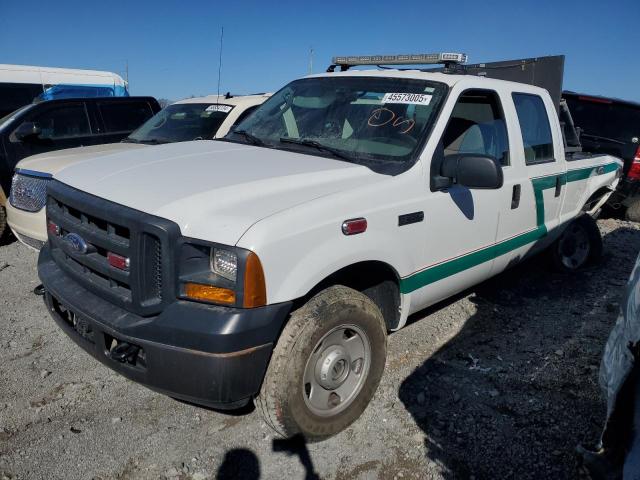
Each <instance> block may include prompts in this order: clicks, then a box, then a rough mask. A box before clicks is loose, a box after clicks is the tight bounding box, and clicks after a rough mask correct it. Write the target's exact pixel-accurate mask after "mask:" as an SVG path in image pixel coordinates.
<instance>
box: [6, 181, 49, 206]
mask: <svg viewBox="0 0 640 480" xmlns="http://www.w3.org/2000/svg"><path fill="white" fill-rule="evenodd" d="M50 181H51V175H47V174H40V173H38V172H33V174H25V173H16V174H15V175H14V176H13V180H12V182H11V191H10V192H9V202H10V203H11V205H13V206H14V207H15V208H18V209H20V210H25V211H27V212H38V211H40V210H42V208H43V207H44V205H45V203H46V201H47V184H48V183H49V182H50Z"/></svg>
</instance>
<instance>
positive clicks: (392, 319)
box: [300, 261, 400, 330]
mask: <svg viewBox="0 0 640 480" xmlns="http://www.w3.org/2000/svg"><path fill="white" fill-rule="evenodd" d="M332 285H344V286H345V287H349V288H353V289H354V290H357V291H359V292H362V293H364V294H365V295H366V296H367V297H369V298H370V299H371V300H372V301H373V303H375V304H376V305H377V306H378V308H379V309H380V311H381V312H382V316H383V317H384V321H385V323H386V325H387V329H388V330H392V329H394V328H396V327H397V326H398V323H399V322H400V281H399V277H398V274H397V273H396V271H395V270H394V269H393V268H392V267H391V266H390V265H388V264H386V263H384V262H379V261H366V262H359V263H355V264H353V265H349V266H348V267H344V268H341V269H340V270H338V271H337V272H335V273H332V274H331V275H329V276H328V277H327V278H325V279H324V280H322V281H321V282H320V283H318V284H317V285H316V286H315V287H313V288H312V289H311V290H310V291H309V293H308V294H307V295H305V296H304V298H302V299H300V303H301V304H303V303H305V302H306V301H307V300H308V299H309V298H311V297H313V296H314V295H315V294H316V293H318V292H319V291H321V290H324V289H325V288H327V287H330V286H332Z"/></svg>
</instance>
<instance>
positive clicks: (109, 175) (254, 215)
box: [56, 141, 386, 245]
mask: <svg viewBox="0 0 640 480" xmlns="http://www.w3.org/2000/svg"><path fill="white" fill-rule="evenodd" d="M56 178H57V179H58V180H59V181H61V182H63V183H66V184H67V185H70V186H72V187H75V188H77V189H79V190H83V191H85V192H88V193H91V194H93V195H96V196H98V197H101V198H105V199H107V200H110V201H113V202H115V203H118V204H121V205H124V206H127V207H131V208H134V209H136V210H140V211H143V212H146V213H150V214H153V215H157V216H159V217H162V218H166V219H169V220H172V221H174V222H176V223H177V224H178V225H179V226H180V229H181V232H182V234H183V235H185V236H188V237H193V238H199V239H203V240H209V241H215V242H219V243H223V244H227V245H234V244H236V242H237V241H238V240H239V239H240V237H241V236H242V235H243V234H244V232H246V231H247V229H248V228H249V227H251V225H253V224H254V223H256V222H258V221H259V220H261V219H263V218H265V217H267V216H270V215H273V214H274V213H276V212H279V211H282V210H285V209H288V208H291V207H294V206H296V205H299V204H301V203H305V202H308V201H310V200H313V199H314V198H318V197H322V196H326V195H330V194H332V193H335V192H338V191H342V190H345V189H347V188H355V187H358V186H361V185H364V184H369V183H372V182H376V181H381V180H383V179H384V178H386V176H384V175H380V174H377V173H374V172H372V171H371V170H369V169H368V168H366V167H363V166H360V165H354V164H351V163H347V162H344V161H338V160H333V159H329V158H324V157H317V156H314V155H305V154H301V153H294V152H287V151H282V150H274V149H268V148H260V147H252V146H247V145H238V144H234V143H229V142H219V141H195V142H182V143H178V144H167V145H159V146H152V147H147V148H144V149H139V150H136V151H134V152H123V153H119V154H114V155H111V156H110V158H109V161H108V162H103V161H101V160H100V159H99V158H98V159H95V160H89V161H86V162H82V163H81V164H78V165H75V166H74V167H70V168H67V169H64V170H63V171H61V172H60V174H59V175H58V176H57V177H56Z"/></svg>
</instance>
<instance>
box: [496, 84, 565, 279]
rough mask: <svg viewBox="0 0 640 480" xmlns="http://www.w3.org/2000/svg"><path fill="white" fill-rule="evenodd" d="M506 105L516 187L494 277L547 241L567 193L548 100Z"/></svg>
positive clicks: (526, 98) (515, 96) (523, 96)
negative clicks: (511, 119) (503, 251)
mask: <svg viewBox="0 0 640 480" xmlns="http://www.w3.org/2000/svg"><path fill="white" fill-rule="evenodd" d="M508 104H509V105H508V108H509V109H511V111H512V112H513V115H511V116H510V117H511V118H513V119H514V122H513V124H512V125H511V130H512V131H513V135H512V144H513V150H512V154H511V157H512V163H513V168H514V173H515V176H516V177H517V178H518V182H517V183H514V185H513V187H512V199H511V205H510V207H509V208H508V209H506V210H505V211H504V212H503V213H502V217H501V219H500V226H499V229H498V239H497V240H498V242H502V243H503V245H504V247H505V248H504V250H505V251H506V252H507V253H506V254H505V255H504V256H503V257H502V258H500V259H498V260H497V261H496V263H495V265H494V273H495V272H497V271H500V270H503V269H504V268H506V267H507V266H508V265H509V264H510V263H514V262H516V261H518V260H520V259H521V258H522V257H523V256H524V255H525V254H527V253H528V252H529V251H531V250H532V249H541V248H543V247H545V246H546V245H547V244H548V243H549V242H550V241H551V240H552V237H550V236H548V235H547V233H548V232H549V231H551V230H552V229H554V228H555V227H556V226H558V223H559V218H560V209H561V207H562V201H563V198H564V195H565V193H566V192H565V191H566V185H565V184H566V175H565V171H566V170H565V168H566V167H565V162H564V150H563V149H564V144H563V141H562V138H560V133H559V132H560V125H559V121H558V116H557V113H556V110H555V107H554V106H553V104H552V103H551V100H550V99H549V98H548V97H547V96H545V97H541V96H539V95H535V94H531V93H525V92H513V93H512V94H511V98H510V99H509V102H508ZM516 190H518V191H519V192H518V194H517V195H516Z"/></svg>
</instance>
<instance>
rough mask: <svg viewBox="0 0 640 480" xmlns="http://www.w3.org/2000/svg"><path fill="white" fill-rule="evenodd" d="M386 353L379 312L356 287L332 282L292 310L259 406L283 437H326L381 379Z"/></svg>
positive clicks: (355, 412) (358, 409) (352, 415)
mask: <svg viewBox="0 0 640 480" xmlns="http://www.w3.org/2000/svg"><path fill="white" fill-rule="evenodd" d="M386 354H387V334H386V326H385V322H384V319H383V317H382V314H381V313H380V309H379V308H378V307H377V306H376V305H375V304H374V303H373V301H371V299H369V297H367V296H366V295H364V294H362V293H360V292H358V291H356V290H353V289H351V288H347V287H344V286H333V287H329V288H327V289H326V290H323V291H321V292H320V293H318V294H317V295H316V296H314V297H313V298H311V300H309V301H308V302H307V303H306V304H305V305H304V306H302V307H301V308H299V309H298V310H296V311H295V312H293V314H292V315H291V319H290V320H289V322H288V323H287V325H286V327H285V328H284V330H283V332H282V335H281V336H280V340H279V341H278V343H277V345H276V347H275V349H274V351H273V355H272V357H271V362H270V363H269V367H268V369H267V373H266V376H265V379H264V382H263V385H262V389H261V391H260V395H259V396H258V398H257V399H256V405H257V406H258V408H259V409H260V410H261V412H262V415H263V417H264V419H265V421H266V422H267V423H268V424H269V425H270V426H271V427H272V428H273V429H274V430H275V431H276V432H277V433H278V434H280V435H282V436H284V437H292V436H294V435H296V434H302V435H304V436H305V437H306V438H307V439H308V440H311V441H318V440H322V439H324V438H327V437H330V436H331V435H335V434H336V433H338V432H340V431H342V430H344V429H345V428H347V427H348V426H349V425H350V424H351V423H352V422H354V421H355V420H356V419H357V418H358V417H359V416H360V415H361V414H362V412H364V410H365V408H366V407H367V405H368V404H369V402H370V401H371V398H372V397H373V395H374V393H375V391H376V389H377V388H378V384H379V383H380V378H381V377H382V372H383V370H384V365H385V361H386Z"/></svg>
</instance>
